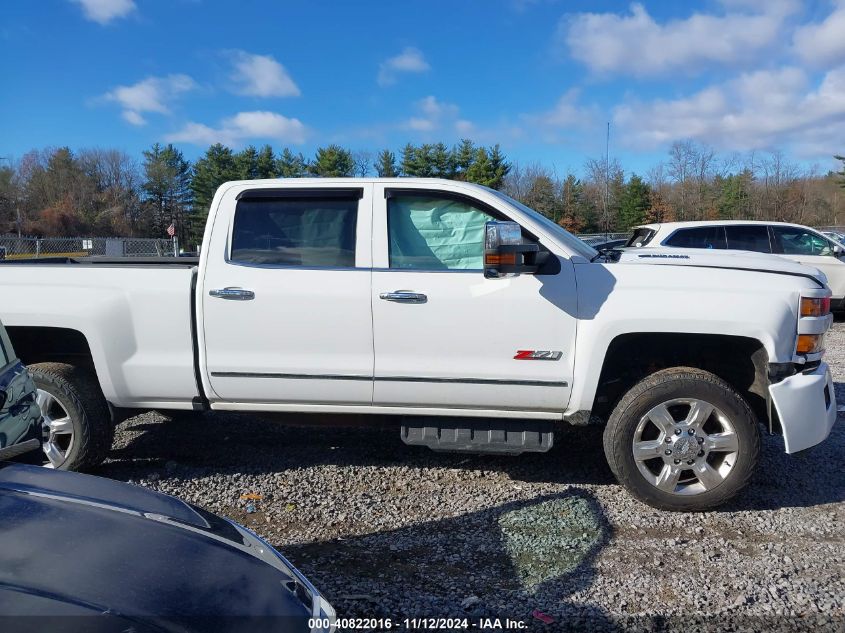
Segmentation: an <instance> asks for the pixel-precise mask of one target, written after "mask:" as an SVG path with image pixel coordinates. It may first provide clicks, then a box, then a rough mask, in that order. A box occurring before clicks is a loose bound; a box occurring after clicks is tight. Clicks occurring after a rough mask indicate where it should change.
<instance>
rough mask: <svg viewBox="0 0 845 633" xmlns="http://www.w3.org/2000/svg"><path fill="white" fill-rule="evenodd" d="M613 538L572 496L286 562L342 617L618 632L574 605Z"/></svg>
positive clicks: (293, 549)
mask: <svg viewBox="0 0 845 633" xmlns="http://www.w3.org/2000/svg"><path fill="white" fill-rule="evenodd" d="M611 536H612V531H611V527H610V525H609V524H608V522H607V520H606V518H605V516H604V514H603V512H602V509H601V507H600V505H599V504H598V503H597V502H596V500H595V499H594V498H593V497H592V495H590V494H589V493H588V492H586V491H584V490H578V489H574V490H569V491H567V492H565V493H563V494H558V495H547V496H540V497H537V498H535V499H531V500H529V501H518V502H511V503H507V504H504V505H500V506H496V507H492V508H489V509H485V510H483V511H480V512H473V513H469V514H465V515H462V516H459V517H455V518H449V519H441V520H437V521H430V522H427V523H421V524H416V525H413V526H410V527H407V528H400V529H397V530H390V531H385V532H378V533H374V534H367V535H364V536H358V537H352V538H344V539H342V540H341V539H336V540H329V541H322V542H315V543H308V544H306V545H299V546H286V547H285V554H286V555H289V556H290V558H291V559H292V560H294V561H296V563H297V565H299V566H300V567H301V568H302V570H303V571H304V572H305V573H306V575H308V576H309V577H310V578H312V579H313V580H314V581H315V583H316V584H317V586H320V587H321V588H322V589H323V590H324V591H325V592H326V593H327V594H328V597H329V600H330V601H331V602H332V604H333V605H334V606H335V608H336V609H337V612H338V616H339V617H342V618H344V617H369V618H373V617H379V618H392V619H393V622H394V623H396V622H397V620H398V621H399V623H402V620H403V619H404V618H415V617H416V618H424V617H446V618H468V619H469V621H470V623H473V622H474V623H478V622H479V621H481V619H482V618H491V619H493V618H499V619H501V620H502V621H504V619H505V618H510V619H512V620H516V621H521V622H524V623H525V624H526V625H527V628H528V629H529V630H535V629H536V630H549V629H550V628H554V630H563V631H570V630H571V631H583V630H591V631H615V630H618V629H617V627H616V625H615V624H614V623H613V622H612V621H611V619H610V617H609V616H608V614H607V613H606V612H604V611H603V610H602V609H601V608H597V607H595V606H588V605H582V604H577V603H576V602H574V601H571V600H570V599H569V597H570V596H571V595H572V594H574V593H577V592H580V591H583V590H585V589H586V588H587V587H589V585H590V584H591V583H592V580H593V577H594V575H595V565H594V562H595V559H596V556H597V555H598V554H599V553H600V551H601V550H602V548H603V547H604V546H605V545H606V544H607V543H608V542H609V540H610V538H611ZM350 577H351V578H350ZM350 585H351V586H354V587H356V588H357V589H356V591H355V593H350V592H349V587H350ZM516 605H518V606H516ZM535 609H536V610H538V611H539V612H540V613H538V614H537V616H539V617H540V618H542V617H549V616H550V617H552V618H554V626H553V627H550V626H548V625H547V624H545V623H543V622H542V621H541V620H540V619H538V617H537V616H535V615H532V614H533V612H534V610H535ZM394 628H396V624H394ZM502 628H505V625H504V622H503V626H502Z"/></svg>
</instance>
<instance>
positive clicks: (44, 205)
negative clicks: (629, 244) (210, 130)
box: [0, 140, 845, 247]
mask: <svg viewBox="0 0 845 633" xmlns="http://www.w3.org/2000/svg"><path fill="white" fill-rule="evenodd" d="M836 158H837V159H838V160H840V161H841V162H842V165H843V168H842V171H839V172H834V171H831V172H828V173H826V174H819V173H817V172H816V171H815V170H812V169H805V168H801V167H799V166H798V165H796V164H794V163H790V162H789V161H788V160H786V158H785V157H784V156H783V154H782V153H780V152H769V153H766V154H763V155H761V154H754V153H752V154H747V155H741V156H740V155H730V156H720V155H717V154H716V153H715V152H714V151H713V150H712V149H710V148H708V147H707V146H704V145H701V144H698V143H694V142H691V141H684V142H678V143H675V144H673V145H672V146H671V148H670V149H669V152H668V156H667V158H666V160H665V161H662V162H660V163H658V164H657V165H655V166H653V167H652V168H651V169H650V170H648V172H647V173H645V174H642V175H638V174H629V175H628V174H626V173H625V171H624V169H623V168H622V166H621V165H620V164H619V162H618V161H616V160H610V161H608V160H606V159H604V158H591V159H588V160H587V161H586V162H585V164H584V166H583V169H582V173H581V174H580V175H576V174H574V173H565V174H563V175H560V176H559V175H558V174H556V173H555V172H554V171H553V170H551V169H549V168H548V167H544V166H542V165H539V164H532V165H519V164H515V163H512V162H511V161H509V160H508V159H507V157H506V156H505V154H504V153H503V151H502V150H501V148H500V147H499V145H493V146H490V147H486V146H480V145H476V144H475V143H473V142H472V141H471V140H462V141H460V142H459V143H457V144H455V145H453V146H448V145H446V144H445V143H431V144H428V143H426V144H421V145H414V144H410V143H409V144H407V145H405V146H404V147H403V148H401V150H399V152H398V153H395V152H394V151H392V150H390V149H384V150H382V151H380V152H376V153H373V152H369V151H353V150H350V149H347V148H344V147H341V146H339V145H329V146H326V147H320V148H318V149H317V151H316V152H315V154H314V155H313V156H312V157H306V156H304V155H303V154H302V153H301V152H294V151H292V150H291V149H289V148H282V149H281V151H278V152H277V151H275V150H274V149H273V148H272V147H271V146H269V145H265V146H263V147H261V148H255V147H252V146H249V147H246V148H244V149H243V150H241V151H234V150H233V149H231V148H229V147H226V146H224V145H222V144H219V143H218V144H215V145H212V146H210V147H209V148H208V149H207V150H206V151H205V153H204V154H203V155H202V156H201V157H200V158H198V159H197V160H195V161H194V162H193V163H192V162H191V161H189V160H187V159H186V158H185V157H184V155H183V154H182V152H181V151H180V150H179V149H177V148H176V147H174V146H173V145H161V144H158V143H157V144H155V145H153V146H152V147H151V148H150V149H148V150H145V151H144V152H143V153H142V156H141V157H140V160H137V159H136V158H135V157H133V156H131V155H129V154H127V153H126V152H123V151H120V150H117V149H101V148H93V149H83V150H80V151H78V152H74V151H72V150H71V149H70V148H67V147H60V148H50V149H44V150H33V151H30V152H28V153H27V154H25V155H24V156H23V157H22V158H21V159H20V160H17V161H14V162H8V163H4V164H2V165H0V234H18V235H21V234H22V235H38V236H42V237H53V236H125V237H164V236H165V235H166V229H167V227H168V226H169V225H170V224H173V225H174V226H175V228H176V231H177V235H178V236H179V239H180V243H181V244H184V245H188V246H190V247H193V246H194V245H196V244H197V243H198V242H199V241H200V239H201V237H202V231H203V228H204V225H205V219H206V217H207V214H208V209H209V206H210V203H211V199H212V198H213V196H214V192H215V191H216V189H217V187H219V186H220V184H222V183H224V182H226V181H229V180H241V179H256V178H299V177H306V176H313V177H347V176H370V175H377V176H382V177H402V176H405V177H414V176H415V177H432V178H448V179H453V180H462V181H466V182H473V183H478V184H482V185H485V186H488V187H492V188H494V189H498V190H501V191H503V192H505V193H507V194H508V195H511V196H512V197H514V198H516V199H517V200H519V201H520V202H522V203H524V204H526V205H528V206H530V207H532V208H534V209H536V210H537V211H539V212H540V213H543V214H544V215H546V216H548V217H549V218H551V219H553V220H554V221H555V222H557V223H558V224H560V225H561V226H563V227H564V228H566V229H568V230H570V231H572V232H602V231H625V230H628V229H629V228H630V227H631V226H634V225H637V224H641V223H644V222H662V221H671V220H698V219H717V218H720V219H767V220H784V221H792V222H799V223H803V224H814V225H834V224H837V223H838V222H840V221H843V222H845V192H843V187H845V157H842V156H836Z"/></svg>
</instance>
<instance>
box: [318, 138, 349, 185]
mask: <svg viewBox="0 0 845 633" xmlns="http://www.w3.org/2000/svg"><path fill="white" fill-rule="evenodd" d="M310 167H311V173H313V174H314V175H315V176H321V177H323V178H339V177H351V176H352V175H353V174H354V172H355V161H354V160H353V158H352V152H350V151H349V150H347V149H343V148H342V147H341V146H340V145H329V146H328V147H320V148H318V149H317V154H316V156H315V157H314V162H312V163H311V166H310Z"/></svg>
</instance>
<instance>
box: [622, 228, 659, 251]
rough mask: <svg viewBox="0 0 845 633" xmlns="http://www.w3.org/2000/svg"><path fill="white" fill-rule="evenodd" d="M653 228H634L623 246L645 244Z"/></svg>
mask: <svg viewBox="0 0 845 633" xmlns="http://www.w3.org/2000/svg"><path fill="white" fill-rule="evenodd" d="M655 232H656V231H655V230H654V229H647V228H642V229H634V234H633V235H632V236H631V237H630V238H629V239H628V241H627V242H626V243H625V246H634V247H637V246H645V245H646V244H648V243H649V242H650V241H651V238H653V237H654V234H655Z"/></svg>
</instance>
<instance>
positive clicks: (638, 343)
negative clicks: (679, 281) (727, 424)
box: [592, 333, 769, 424]
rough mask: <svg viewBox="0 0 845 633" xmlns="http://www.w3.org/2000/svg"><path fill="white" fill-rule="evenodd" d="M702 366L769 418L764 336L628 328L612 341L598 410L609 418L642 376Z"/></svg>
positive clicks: (595, 405)
mask: <svg viewBox="0 0 845 633" xmlns="http://www.w3.org/2000/svg"><path fill="white" fill-rule="evenodd" d="M682 366H683V367H697V368H699V369H703V370H705V371H709V372H711V373H713V374H716V375H717V376H719V378H721V379H722V380H724V381H726V382H728V383H730V384H731V385H732V386H733V387H734V388H735V389H736V390H737V391H739V392H740V393H741V394H742V396H743V397H744V398H745V399H746V400H747V402H748V404H749V406H750V407H751V409H752V410H753V411H754V413H755V415H756V416H757V419H758V420H759V421H760V422H765V423H767V424H768V423H769V408H768V390H767V385H768V354H767V353H766V349H765V347H763V344H762V343H760V341H758V340H756V339H752V338H747V337H743V336H725V335H720V334H675V333H640V334H623V335H621V336H618V337H616V338H615V339H613V340H612V341H611V343H610V346H609V347H608V349H607V354H606V355H605V359H604V364H603V365H602V370H601V375H600V377H599V385H598V389H597V390H596V398H595V401H594V403H593V411H592V413H593V415H595V416H598V417H599V418H601V419H603V420H606V419H607V417H608V416H609V415H610V412H611V411H612V410H613V407H615V406H616V403H617V402H618V401H619V399H620V398H621V397H622V396H623V395H624V394H625V393H626V392H627V391H628V390H629V389H630V388H631V387H633V386H634V385H635V384H636V383H637V382H639V381H640V380H642V379H643V378H645V377H646V376H647V375H649V374H652V373H654V372H656V371H659V370H661V369H666V368H669V367H682Z"/></svg>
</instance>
